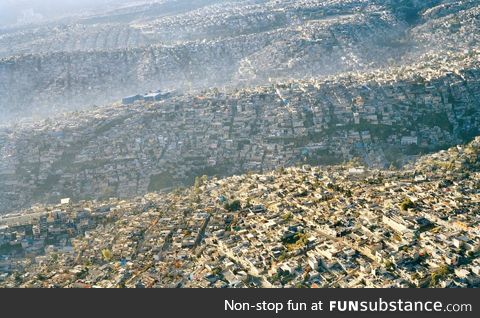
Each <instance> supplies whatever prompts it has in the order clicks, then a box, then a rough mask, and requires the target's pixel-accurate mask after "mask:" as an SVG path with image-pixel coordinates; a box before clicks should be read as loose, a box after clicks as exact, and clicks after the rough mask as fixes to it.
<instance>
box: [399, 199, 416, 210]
mask: <svg viewBox="0 0 480 318" xmlns="http://www.w3.org/2000/svg"><path fill="white" fill-rule="evenodd" d="M400 208H401V209H402V210H403V211H407V210H408V209H413V208H415V203H413V201H412V200H410V199H409V198H405V199H404V200H403V201H402V203H400Z"/></svg>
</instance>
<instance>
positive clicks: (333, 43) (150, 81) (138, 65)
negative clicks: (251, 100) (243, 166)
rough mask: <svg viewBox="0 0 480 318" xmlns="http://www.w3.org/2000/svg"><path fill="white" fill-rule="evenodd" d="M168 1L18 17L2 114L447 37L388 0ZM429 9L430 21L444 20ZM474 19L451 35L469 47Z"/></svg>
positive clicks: (353, 60)
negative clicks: (46, 20) (23, 22)
mask: <svg viewBox="0 0 480 318" xmlns="http://www.w3.org/2000/svg"><path fill="white" fill-rule="evenodd" d="M422 3H423V2H422ZM166 5H167V4H166ZM172 5H173V6H175V5H181V4H180V3H178V2H176V3H175V4H172ZM164 9H165V10H164ZM164 9H162V8H150V9H148V7H147V8H143V9H141V10H144V11H138V10H139V9H138V8H137V7H133V8H130V9H125V10H126V12H125V13H124V14H121V15H116V14H112V15H111V16H109V15H108V14H106V16H105V17H103V18H100V17H98V16H94V17H91V19H90V18H85V19H79V18H78V19H77V18H72V19H70V20H69V19H66V20H65V22H64V23H51V24H42V25H39V26H29V27H25V28H22V27H19V28H12V29H6V30H5V31H4V32H3V33H2V34H0V47H1V49H0V57H1V58H0V107H1V108H2V110H3V112H2V116H1V118H6V119H9V120H13V119H15V120H17V119H24V118H32V117H33V118H35V117H36V118H38V117H45V116H55V115H58V113H61V112H64V111H72V110H77V109H87V108H90V107H91V106H92V105H103V104H106V103H110V102H112V101H114V100H118V99H120V98H122V97H124V96H127V95H131V94H136V93H139V92H144V91H149V90H154V89H158V88H162V89H179V90H182V91H192V90H197V89H204V88H210V87H225V86H226V87H244V86H251V85H258V84H265V83H266V82H268V80H269V79H270V78H272V79H283V78H288V79H290V78H304V77H310V76H314V77H319V76H328V75H331V74H338V73H340V72H346V71H365V70H370V69H373V68H382V67H385V66H387V65H391V64H397V65H403V64H408V63H410V62H412V61H416V60H417V59H418V58H419V54H421V53H423V52H424V51H428V50H429V49H432V48H434V50H438V48H439V45H440V44H441V42H440V41H439V40H440V39H442V38H444V37H443V35H442V34H438V35H437V33H435V32H431V30H430V27H429V26H428V25H425V27H424V29H422V28H420V27H419V28H416V29H415V31H413V30H412V33H410V32H409V31H410V25H409V24H408V23H406V22H405V21H403V18H402V16H401V15H399V14H398V12H397V10H396V8H395V7H393V8H392V7H390V6H388V5H386V4H385V3H384V2H383V1H379V2H376V1H375V2H372V1H362V0H355V1H338V0H335V1H319V0H309V1H268V2H266V3H257V2H253V3H252V1H244V2H239V1H233V2H227V3H221V4H218V3H217V4H212V5H208V6H202V7H201V8H198V7H196V6H193V7H192V6H190V7H182V8H175V7H172V8H164ZM129 10H131V11H132V12H130V13H129V14H127V12H129ZM141 12H143V13H141ZM168 12H171V13H170V14H168ZM106 17H108V18H106ZM428 17H429V18H428V19H426V20H425V21H422V22H425V24H426V23H427V22H430V21H433V22H431V23H440V22H438V21H439V19H440V17H437V16H435V15H431V16H428ZM464 18H465V22H462V23H464V24H467V23H471V24H472V25H475V27H476V25H477V24H478V23H476V21H474V20H473V18H472V17H471V16H465V17H464ZM462 21H463V20H462ZM422 25H423V24H422ZM422 30H423V31H422ZM474 31H475V30H470V29H468V30H463V29H462V31H458V32H456V31H452V32H451V34H450V35H449V36H450V38H451V39H452V40H455V41H457V42H458V45H455V47H457V48H462V49H463V48H464V47H471V46H472V43H473V42H472V41H471V37H472V36H474V35H472V34H476V32H474ZM438 32H440V31H438ZM477 33H478V32H477ZM2 44H3V45H2ZM442 48H443V49H446V48H447V46H445V47H442ZM451 49H454V47H453V46H452V47H451ZM457 51H458V49H457Z"/></svg>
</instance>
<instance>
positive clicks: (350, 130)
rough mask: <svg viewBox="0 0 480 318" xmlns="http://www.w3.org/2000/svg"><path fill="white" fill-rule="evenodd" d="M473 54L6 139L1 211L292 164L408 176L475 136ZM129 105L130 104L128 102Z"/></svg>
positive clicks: (214, 95)
mask: <svg viewBox="0 0 480 318" xmlns="http://www.w3.org/2000/svg"><path fill="white" fill-rule="evenodd" d="M478 56H479V54H478V51H476V50H472V51H469V52H465V53H462V54H453V53H452V54H449V55H446V56H445V55H443V54H437V55H434V54H430V55H427V56H426V57H425V59H424V60H423V61H422V62H419V63H418V64H416V65H413V66H410V67H405V66H404V67H398V68H390V69H388V70H387V71H385V72H372V73H362V74H356V73H348V74H346V75H341V76H333V77H330V78H328V79H323V80H320V79H317V80H316V79H313V80H296V81H293V80H292V81H286V82H282V83H277V84H272V85H269V86H259V87H255V88H249V89H242V90H230V91H226V92H221V91H219V90H217V89H211V90H207V91H204V92H202V93H199V94H193V95H188V94H186V95H181V94H178V95H176V96H172V97H171V98H167V99H164V100H161V101H152V99H156V98H155V96H153V95H152V96H153V97H152V98H151V100H150V101H137V102H134V103H133V104H130V102H132V100H124V102H128V103H127V105H122V104H119V103H117V104H114V105H112V106H109V107H103V108H97V109H95V110H91V111H87V112H80V113H73V114H68V115H65V116H63V117H62V116H61V117H58V118H56V119H50V120H46V121H41V122H35V123H33V124H25V125H22V126H18V127H14V128H12V127H10V128H6V129H2V130H1V132H0V142H1V146H0V156H1V158H2V160H1V161H0V176H1V178H0V189H1V191H0V210H2V211H9V210H12V209H13V210H15V209H19V208H26V207H29V206H31V205H32V204H34V203H37V202H44V203H48V202H57V201H58V200H60V199H61V198H63V197H71V198H72V200H75V201H78V200H82V199H92V198H103V199H105V198H109V197H120V198H129V197H134V196H137V195H143V194H145V193H147V192H148V191H158V190H163V189H169V188H174V187H177V186H182V185H185V184H192V183H193V180H194V177H195V176H199V175H203V174H206V175H210V176H211V175H219V176H228V175H232V174H236V173H244V172H247V171H260V172H261V171H268V170H272V169H275V168H277V167H279V166H291V165H294V164H297V163H309V164H312V165H318V164H332V163H339V162H344V161H345V162H347V161H350V160H354V159H355V160H357V159H358V160H360V161H361V162H363V163H364V164H365V165H367V166H369V167H380V168H385V167H389V166H390V165H392V164H394V165H398V166H400V165H402V164H404V163H405V162H404V161H405V160H407V159H409V158H410V157H411V155H417V154H419V153H420V152H431V151H435V150H437V149H440V148H446V147H449V146H452V145H455V144H460V143H463V142H465V141H468V140H469V139H471V138H473V137H474V136H476V135H477V134H478V129H479V127H480V123H479V118H480V116H479V114H478V111H479V109H478V105H477V101H478V99H479V96H478V94H479V93H478V92H480V87H479V85H480V76H479V72H478ZM127 99H128V98H127Z"/></svg>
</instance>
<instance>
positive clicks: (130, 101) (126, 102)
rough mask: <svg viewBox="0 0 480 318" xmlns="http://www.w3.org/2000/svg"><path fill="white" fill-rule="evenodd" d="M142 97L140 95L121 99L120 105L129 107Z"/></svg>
mask: <svg viewBox="0 0 480 318" xmlns="http://www.w3.org/2000/svg"><path fill="white" fill-rule="evenodd" d="M142 99H143V97H142V95H132V96H127V97H124V98H123V99H122V104H123V105H131V104H133V103H135V102H136V101H139V100H142Z"/></svg>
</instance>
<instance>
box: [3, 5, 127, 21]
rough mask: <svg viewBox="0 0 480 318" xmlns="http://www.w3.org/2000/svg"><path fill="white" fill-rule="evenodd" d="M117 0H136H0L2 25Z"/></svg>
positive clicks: (51, 16) (75, 11) (75, 10)
mask: <svg viewBox="0 0 480 318" xmlns="http://www.w3.org/2000/svg"><path fill="white" fill-rule="evenodd" d="M115 2H117V3H119V4H120V3H125V2H135V0H0V25H8V24H15V23H17V22H18V20H19V19H21V18H22V17H24V16H25V15H29V16H31V15H32V14H33V15H35V16H36V17H39V16H40V15H41V16H43V17H45V18H54V17H57V16H61V15H65V14H69V13H78V12H79V11H81V10H82V9H91V8H94V7H96V6H99V5H104V4H106V3H115Z"/></svg>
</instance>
